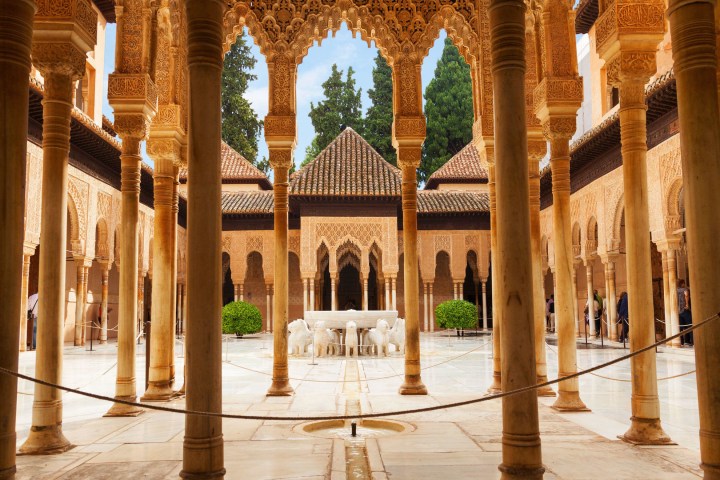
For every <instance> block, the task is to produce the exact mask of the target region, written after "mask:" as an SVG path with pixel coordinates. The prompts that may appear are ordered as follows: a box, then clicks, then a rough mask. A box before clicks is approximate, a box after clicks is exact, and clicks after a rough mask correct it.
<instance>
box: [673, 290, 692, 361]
mask: <svg viewBox="0 0 720 480" xmlns="http://www.w3.org/2000/svg"><path fill="white" fill-rule="evenodd" d="M677 296H678V312H679V313H680V332H681V333H682V332H683V331H685V330H687V329H688V328H690V327H691V326H692V313H691V312H690V289H689V288H687V287H686V286H685V280H683V279H680V280H679V281H678V289H677ZM680 345H682V346H688V347H692V346H693V334H692V332H689V333H685V334H683V335H681V336H680Z"/></svg>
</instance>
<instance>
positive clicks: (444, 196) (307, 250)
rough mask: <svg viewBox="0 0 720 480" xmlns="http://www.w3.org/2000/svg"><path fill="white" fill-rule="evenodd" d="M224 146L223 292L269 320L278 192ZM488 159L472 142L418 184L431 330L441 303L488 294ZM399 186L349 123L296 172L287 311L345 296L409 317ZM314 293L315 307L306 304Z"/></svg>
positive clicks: (329, 306) (343, 301)
mask: <svg viewBox="0 0 720 480" xmlns="http://www.w3.org/2000/svg"><path fill="white" fill-rule="evenodd" d="M222 148H223V150H222V157H223V164H222V165H223V194H222V211H223V237H224V240H223V245H225V249H224V251H225V253H224V255H223V266H224V268H223V271H224V275H225V277H224V278H225V284H224V289H223V291H224V300H225V301H230V300H233V299H243V300H246V301H249V302H251V303H253V304H255V305H257V306H258V308H260V310H261V312H263V313H264V317H265V318H266V322H270V321H271V319H272V308H271V305H272V295H273V290H272V281H271V272H272V271H273V261H274V254H273V252H274V239H273V208H274V201H273V195H272V192H271V191H269V190H268V189H266V188H265V187H266V186H268V185H269V180H268V179H267V177H266V176H265V175H264V174H263V173H262V172H260V171H259V170H257V169H256V168H254V167H252V165H251V164H250V163H249V162H247V160H245V159H243V158H242V156H241V155H239V154H238V153H236V152H234V151H233V150H232V149H230V147H229V146H227V145H226V144H223V147H222ZM481 162H482V160H481V158H480V155H478V153H477V150H476V149H475V147H474V146H472V145H469V146H468V147H466V148H465V149H463V150H462V151H461V152H460V153H458V154H457V155H456V156H455V157H453V158H452V159H451V160H450V161H448V163H447V165H446V166H445V167H443V169H441V170H442V171H438V172H436V175H434V176H433V177H431V179H430V180H431V181H430V182H428V185H427V186H426V189H425V190H420V191H418V230H419V232H418V233H419V242H420V244H421V252H422V255H421V257H420V258H421V260H420V274H421V275H420V276H421V282H422V285H423V290H424V295H423V298H422V299H421V311H422V312H423V322H422V325H421V328H422V329H423V330H432V329H433V324H434V321H433V319H432V315H433V311H434V307H435V306H436V305H438V304H439V303H441V302H443V301H445V300H448V299H453V298H465V299H467V300H470V301H472V302H473V303H478V304H481V303H482V299H481V298H480V295H479V292H481V289H482V284H483V283H484V282H486V281H487V278H488V270H489V202H488V195H487V190H486V188H487V170H486V168H485V167H484V166H483V165H482V164H481ZM463 171H465V172H466V173H465V174H463ZM181 178H183V177H182V176H181ZM181 181H182V180H181ZM238 185H242V186H243V188H242V189H238V188H237V186H238ZM401 186H402V184H401V174H400V170H399V169H398V168H397V167H395V166H393V165H391V164H390V163H388V162H387V161H386V160H385V159H384V158H383V157H382V156H381V155H380V154H379V153H378V152H377V151H375V150H374V149H373V148H372V146H370V144H369V143H368V142H367V141H366V140H365V139H364V138H362V136H360V134H358V133H357V132H356V131H355V130H353V129H352V128H346V129H345V130H344V131H343V132H342V133H340V135H338V137H337V138H336V139H335V140H334V141H333V142H331V143H330V144H329V145H328V146H327V147H326V148H325V149H324V150H323V151H322V152H320V154H319V155H318V156H317V157H316V158H315V159H314V160H313V161H312V162H310V163H308V164H307V165H305V166H303V167H302V168H300V169H299V170H298V171H296V172H295V173H293V174H292V175H291V177H290V187H289V196H290V200H289V205H290V211H289V224H290V231H289V238H288V245H289V250H290V305H289V310H290V318H299V317H301V316H302V312H303V311H304V310H308V309H314V310H334V309H341V308H342V307H343V306H345V305H348V304H353V305H356V306H357V307H358V309H369V310H373V309H384V308H387V309H397V310H398V311H399V312H400V313H399V314H400V315H401V316H402V315H403V312H404V305H403V294H402V287H403V279H402V277H403V274H402V268H401V265H402V257H403V245H402V206H401ZM430 292H432V293H430ZM303 299H305V301H304V302H303ZM310 299H312V300H310ZM309 301H312V302H313V305H311V306H308V305H305V303H308V302H309ZM487 301H489V299H486V302H487ZM268 325H270V323H268Z"/></svg>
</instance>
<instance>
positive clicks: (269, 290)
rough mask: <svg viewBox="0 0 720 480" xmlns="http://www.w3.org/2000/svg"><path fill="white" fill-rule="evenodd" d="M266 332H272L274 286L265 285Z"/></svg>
mask: <svg viewBox="0 0 720 480" xmlns="http://www.w3.org/2000/svg"><path fill="white" fill-rule="evenodd" d="M265 307H266V308H265V311H266V318H265V331H266V332H272V285H271V284H269V283H266V284H265Z"/></svg>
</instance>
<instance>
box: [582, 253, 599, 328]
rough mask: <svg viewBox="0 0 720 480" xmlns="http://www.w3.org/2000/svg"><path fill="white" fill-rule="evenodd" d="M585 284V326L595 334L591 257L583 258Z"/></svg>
mask: <svg viewBox="0 0 720 480" xmlns="http://www.w3.org/2000/svg"><path fill="white" fill-rule="evenodd" d="M585 285H586V287H587V303H586V304H585V305H586V307H587V309H588V314H587V315H588V323H587V324H586V325H587V326H586V328H587V327H589V328H590V335H591V336H592V335H597V334H598V332H597V331H596V330H595V301H594V300H595V296H594V294H593V264H592V259H587V260H585Z"/></svg>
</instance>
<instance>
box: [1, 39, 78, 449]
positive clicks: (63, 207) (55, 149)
mask: <svg viewBox="0 0 720 480" xmlns="http://www.w3.org/2000/svg"><path fill="white" fill-rule="evenodd" d="M35 49H36V46H35V45H34V46H33V57H34V56H35ZM58 60H60V59H58ZM68 67H70V65H68ZM68 70H70V68H68V69H62V68H58V69H57V70H50V69H46V70H44V71H43V74H44V79H45V96H44V99H43V178H42V185H43V188H42V214H41V229H40V245H42V255H40V278H39V292H38V297H39V302H38V327H37V354H36V362H35V377H36V378H39V379H41V380H45V381H47V382H52V383H57V384H62V383H63V382H62V360H63V355H62V352H63V345H64V338H63V337H64V332H63V323H64V317H65V315H64V314H65V264H66V261H65V251H66V237H67V188H68V154H69V153H70V111H71V109H72V103H71V101H72V92H73V83H74V81H75V80H76V79H77V78H79V77H80V76H81V72H83V71H84V64H83V65H82V67H80V65H76V68H75V69H74V72H73V73H72V74H68ZM23 184H24V180H23ZM19 258H21V257H20V256H18V259H19ZM77 272H78V283H81V282H82V269H81V268H80V267H78V271H77ZM19 273H20V272H19V271H18V274H19ZM19 279H20V276H19V275H18V280H19ZM79 287H80V285H79ZM76 322H77V318H76ZM75 333H76V334H75V340H76V343H77V341H78V340H79V339H78V338H77V337H78V334H79V333H78V331H77V328H76V332H75ZM16 338H17V335H13V341H14V339H16ZM70 447H71V444H70V442H69V441H68V440H67V439H66V438H65V436H64V435H63V432H62V393H61V390H56V389H53V388H49V387H45V386H42V385H39V384H35V396H34V399H33V412H32V427H31V428H30V435H29V436H28V438H27V440H26V441H25V443H24V444H23V445H22V446H21V447H20V452H22V453H26V454H44V453H59V452H63V451H65V450H67V449H69V448H70Z"/></svg>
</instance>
